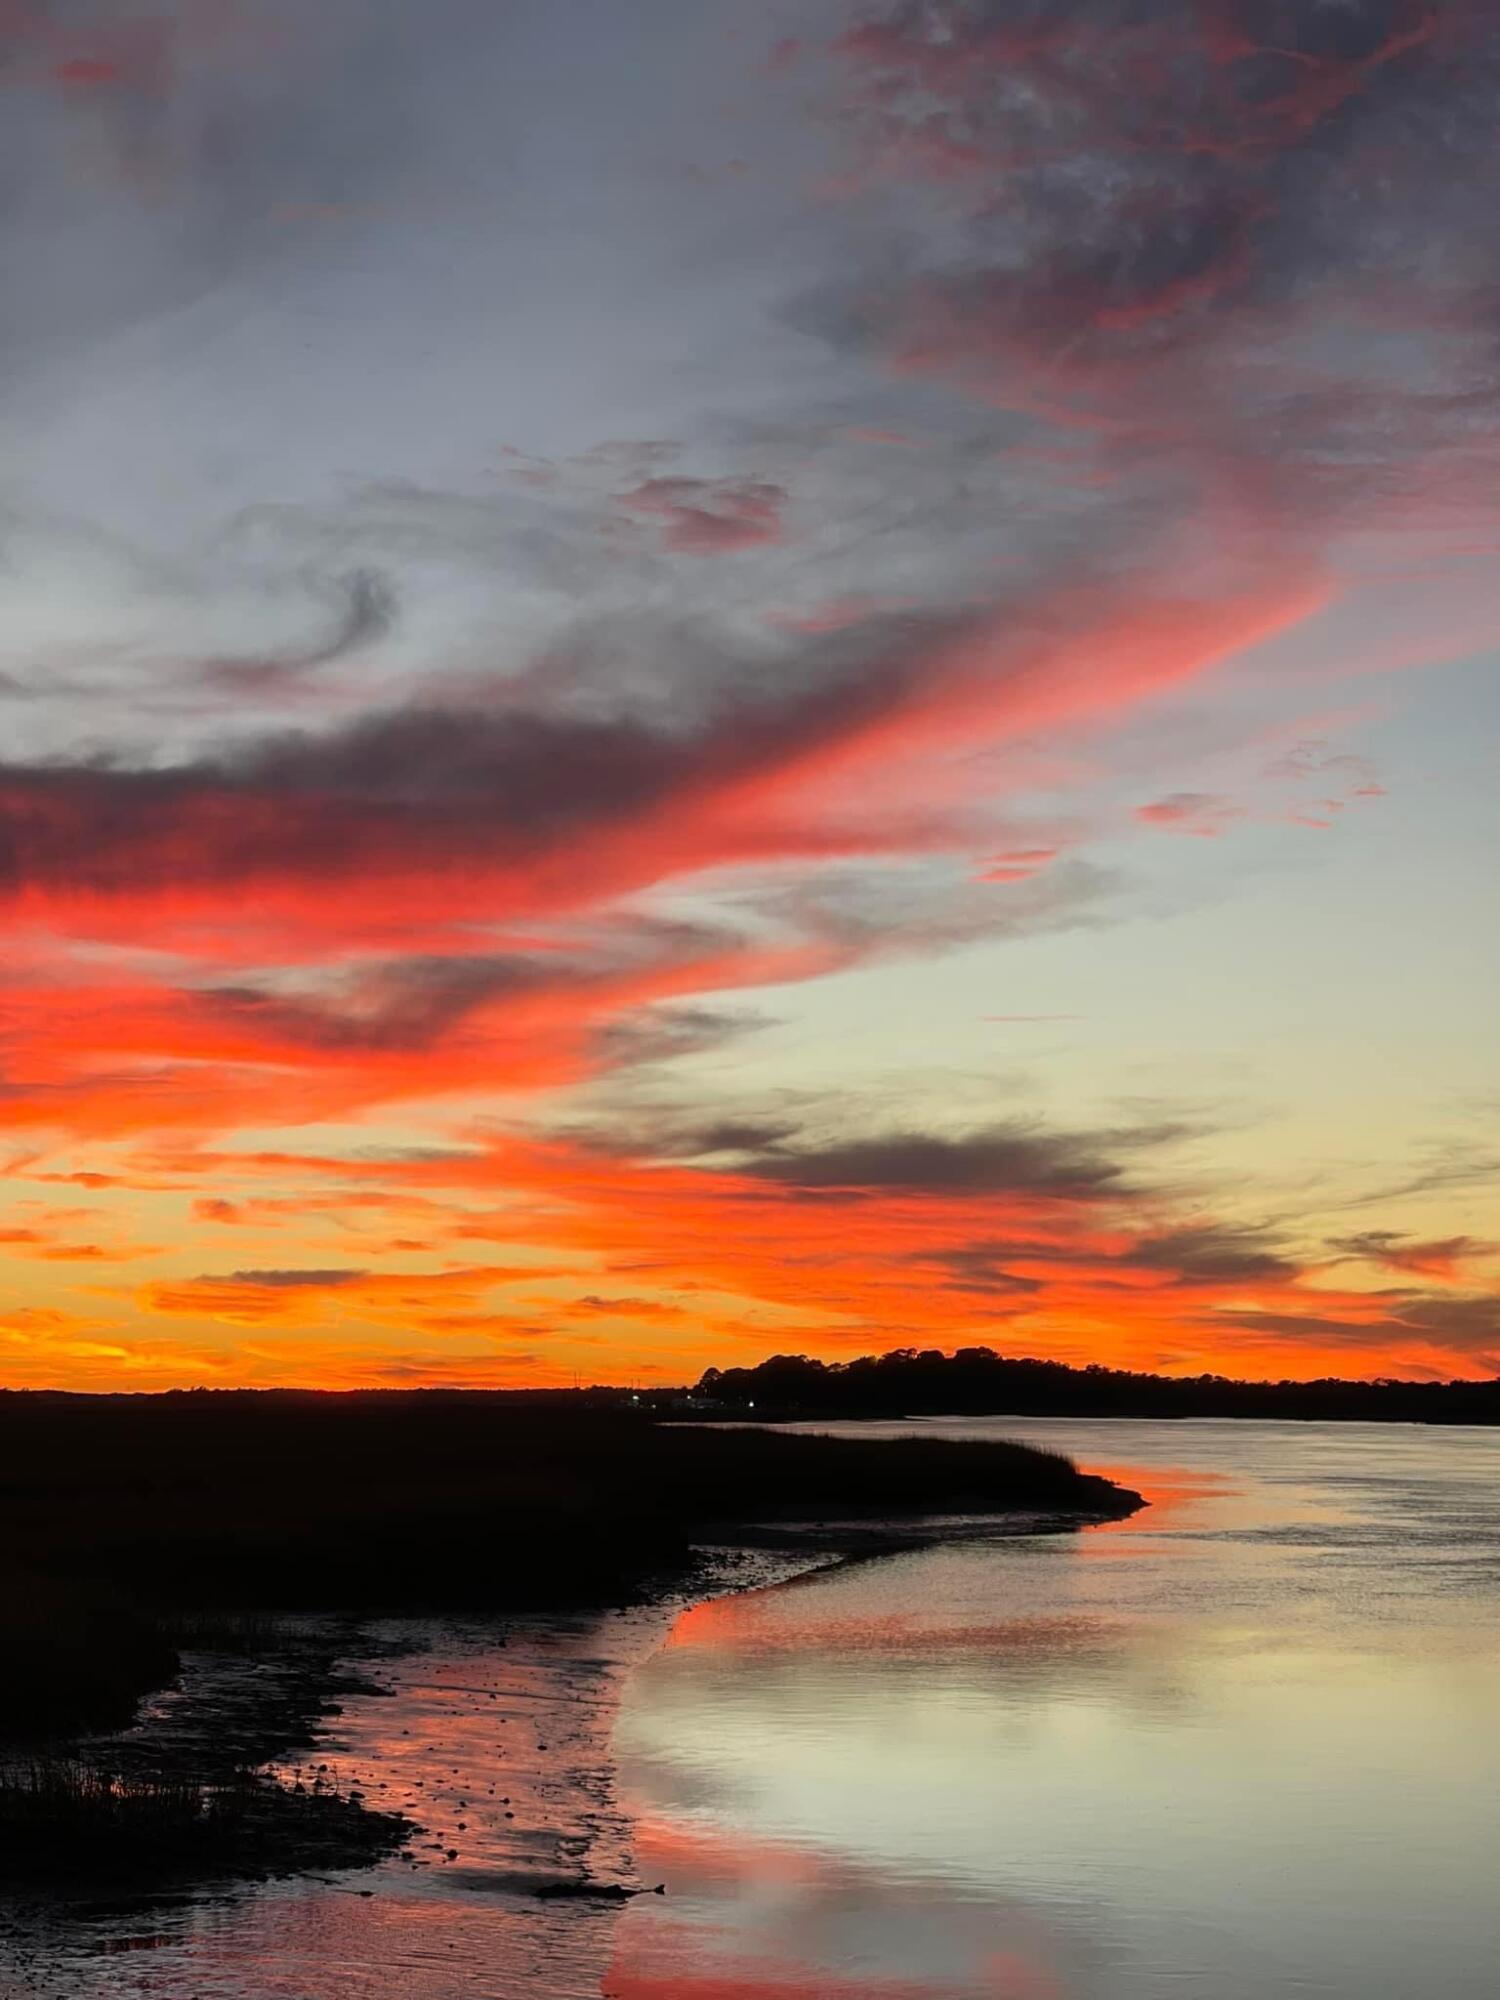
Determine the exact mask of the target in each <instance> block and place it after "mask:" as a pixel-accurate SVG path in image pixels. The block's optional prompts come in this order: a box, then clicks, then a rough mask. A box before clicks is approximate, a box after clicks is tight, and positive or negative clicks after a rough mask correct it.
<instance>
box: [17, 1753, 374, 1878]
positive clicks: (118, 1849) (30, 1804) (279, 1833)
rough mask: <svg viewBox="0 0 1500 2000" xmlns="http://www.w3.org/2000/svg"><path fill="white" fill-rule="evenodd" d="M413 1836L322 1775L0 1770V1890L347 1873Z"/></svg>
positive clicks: (46, 1764) (47, 1762)
mask: <svg viewBox="0 0 1500 2000" xmlns="http://www.w3.org/2000/svg"><path fill="white" fill-rule="evenodd" d="M409 1831H410V1828H409V1825H408V1823H407V1821H405V1820H404V1819H402V1818H401V1817H400V1816H399V1815H398V1814H395V1813H384V1812H372V1811H370V1810H369V1809H368V1808H366V1806H365V1805H364V1803H363V1802H362V1800H360V1799H358V1798H355V1797H350V1796H348V1795H346V1794H344V1793H341V1792H339V1791H338V1790H337V1789H336V1788H334V1787H332V1786H330V1785H328V1784H326V1783H325V1782H324V1781H323V1780H322V1779H320V1778H317V1777H314V1778H313V1779H312V1781H311V1782H310V1783H307V1784H298V1785H296V1786H286V1785H279V1784H276V1783H274V1782H273V1781H272V1780H270V1779H267V1778H264V1777H261V1776H259V1775H257V1774H256V1773H255V1772H253V1771H239V1772H235V1773H233V1774H230V1775H228V1776H225V1777H221V1778H217V1779H212V1780H203V1779H199V1778H195V1777H192V1776H189V1775H186V1774H171V1773H156V1774H151V1775H142V1774H139V1773H134V1774H133V1773H129V1772H120V1771H117V1770H113V1769H110V1768H109V1767H107V1766H104V1765H101V1764H99V1763H96V1762H93V1761H90V1760H85V1759H78V1758H48V1759H43V1760H33V1761H31V1762H28V1763H25V1764H20V1765H12V1766H10V1767H9V1768H6V1769H4V1770H0V1886H12V1887H25V1886H27V1885H38V1884H46V1883H50V1882H55V1881H59V1880H60V1881H64V1882H66V1883H68V1884H69V1885H70V1886H74V1887H78V1886H85V1885H86V1886H87V1887H88V1889H89V1891H90V1892H91V1893H95V1894H96V1893H98V1891H99V1890H100V1889H101V1888H106V1887H107V1888H111V1889H130V1888H132V1887H138V1886H139V1887H149V1888H150V1889H152V1890H160V1889H163V1888H170V1887H172V1886H173V1885H174V1884H179V1883H181V1884H187V1883H191V1882H199V1881H203V1880H205V1879H212V1878H215V1877H231V1876H233V1877H246V1876H250V1877H255V1876H260V1875H265V1874H269V1873H278V1874H291V1873H297V1872H300V1871H302V1870H304V1869H310V1868H350V1867H357V1866H359V1865H360V1864H361V1863H364V1862H370V1861H378V1860H380V1859H381V1857H382V1856H383V1855H386V1854H389V1853H391V1852H393V1851H394V1850H395V1849H396V1848H398V1847H399V1846H400V1845H401V1843H402V1842H403V1840H405V1838H406V1837H407V1835H408V1833H409Z"/></svg>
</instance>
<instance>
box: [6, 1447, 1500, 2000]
mask: <svg viewBox="0 0 1500 2000" xmlns="http://www.w3.org/2000/svg"><path fill="white" fill-rule="evenodd" d="M823 1428H833V1429H839V1428H845V1427H840V1426H824V1427H823ZM847 1428H850V1429H855V1428H857V1429H858V1432H859V1434H860V1435H866V1436H867V1435H870V1434H871V1431H872V1430H881V1429H884V1430H890V1431H896V1430H901V1429H915V1428H920V1429H923V1430H925V1431H934V1430H935V1431H939V1432H945V1433H947V1434H951V1435H961V1436H970V1435H977V1436H1010V1437H1018V1438H1022V1439H1025V1440H1027V1441H1031V1442H1036V1443H1041V1444H1046V1445H1050V1446H1054V1447H1055V1448H1057V1449H1061V1450H1064V1451H1067V1452H1069V1453H1071V1454H1072V1455H1073V1456H1075V1457H1076V1458H1077V1459H1078V1460H1079V1461H1080V1463H1082V1464H1083V1465H1085V1466H1087V1467H1088V1468H1090V1469H1091V1470H1097V1471H1103V1472H1107V1473H1109V1474H1110V1475H1111V1476H1113V1477H1115V1478H1118V1479H1119V1480H1121V1481H1122V1482H1123V1483H1125V1484H1127V1485H1130V1486H1134V1487H1136V1488H1137V1489H1138V1490H1140V1491H1142V1492H1144V1493H1145V1494H1146V1495H1147V1496H1148V1498H1149V1499H1150V1501H1151V1506H1150V1508H1149V1510H1148V1511H1146V1512H1143V1513H1141V1514H1138V1515H1136V1516H1135V1517H1133V1518H1132V1519H1131V1520H1129V1521H1126V1522H1122V1523H1118V1524H1115V1525H1112V1526H1109V1527H1104V1528H1096V1529H1090V1530H1087V1531H1085V1532H1083V1533H1079V1534H1054V1535H1038V1536H1027V1537H1019V1538H1018V1537H1015V1536H1008V1535H1004V1534H1000V1533H998V1532H995V1531H992V1530H986V1529H983V1528H975V1529H961V1530H960V1531H959V1532H958V1533H957V1534H956V1535H955V1536H953V1537H952V1538H950V1539H948V1540H946V1541H944V1542H943V1543H942V1544H941V1545H938V1546H928V1547H922V1548H912V1549H908V1550H906V1551H904V1552H902V1553H899V1554H896V1555H891V1556H887V1557H883V1558H880V1559H878V1560H873V1561H860V1562H853V1563H849V1564H845V1565H843V1566H840V1567H837V1568H833V1569H824V1570H821V1571H819V1572H817V1573H814V1574H810V1575H805V1576H802V1577H799V1578H796V1579H794V1580H790V1581H781V1582H779V1583H775V1584H773V1585H771V1586H770V1587H766V1588H761V1589H757V1590H751V1591H747V1592H742V1593H739V1594H733V1595H723V1596H719V1597H717V1598H714V1599H712V1600H710V1601H708V1602H705V1603H703V1604H700V1605H697V1606H691V1607H685V1608H681V1609H679V1610H677V1611H676V1613H675V1614H673V1613H672V1612H671V1611H663V1610H661V1609H656V1610H653V1611H649V1612H632V1613H628V1614H624V1615H620V1616H615V1617H612V1618H609V1619H602V1620H595V1619H578V1620H573V1621H567V1620H564V1621H547V1622H542V1621H516V1622H514V1623H513V1624H512V1625H511V1626H510V1627H508V1628H507V1635H506V1644H505V1646H504V1647H499V1646H497V1644H496V1637H495V1632H494V1630H493V1628H489V1627H484V1626H473V1627H463V1626H454V1625H448V1626H444V1627H441V1628H437V1629H435V1630H433V1631H431V1632H429V1633H427V1634H425V1635H422V1636H423V1637H424V1639H425V1643H426V1650H424V1651H422V1652H420V1653H413V1654H409V1655H407V1656H406V1657H404V1658H401V1659H396V1660H393V1661H392V1662H390V1663H389V1664H388V1666H387V1667H386V1668H385V1669H384V1678H385V1680H386V1682H387V1684H388V1686H389V1688H390V1694H389V1695H388V1696H387V1697H385V1698H382V1699H373V1698H372V1699H364V1700H354V1701H351V1702H350V1703H349V1705H348V1707H347V1709H346V1712H345V1714H344V1715H343V1716H342V1717H340V1718H339V1719H338V1720H337V1722H336V1723H335V1724H334V1725H333V1729H332V1732H331V1734H330V1736H329V1739H328V1742H327V1744H326V1746H324V1747H323V1748H321V1749H320V1750H319V1752H318V1753H317V1754H318V1757H319V1758H320V1759H322V1758H325V1757H326V1758H328V1759H330V1760H332V1761H333V1762H335V1763H336V1765H337V1766H338V1768H339V1770H340V1771H341V1772H342V1773H343V1774H344V1775H345V1776H346V1777H348V1778H351V1779H358V1781H359V1782H360V1783H361V1784H362V1785H363V1786H364V1788H365V1789H366V1791H367V1793H369V1794H370V1795H371V1797H372V1800H373V1802H375V1803H379V1804H382V1805H385V1804H390V1805H399V1806H402V1807H403V1808H404V1809H406V1810H408V1811H411V1812H413V1813H414V1814H416V1816H418V1817H419V1818H421V1819H422V1820H423V1821H424V1825H425V1828H426V1830H425V1831H424V1833H423V1834H422V1835H421V1836H420V1842H419V1845H418V1847H417V1848H416V1850H415V1852H414V1856H413V1859H415V1860H416V1861H418V1862H419V1863H421V1864H423V1865H420V1866H417V1867H413V1866H412V1865H411V1863H410V1861H407V1862H391V1863H388V1864H385V1865H384V1866H382V1867H381V1868H379V1869H376V1870H372V1871H368V1872H366V1873H365V1874H362V1875H357V1876H346V1877H342V1878H332V1879H328V1880H323V1881H316V1880H315V1881H307V1880H303V1881H300V1882H294V1883H281V1884H274V1883H273V1884H267V1885H265V1886H264V1887H263V1888H260V1889H257V1890H253V1891H248V1892H241V1893H239V1894H237V1895H234V1896H232V1897H228V1898H220V1899H206V1900H204V1901H201V1902H196V1903H192V1904H187V1905H178V1906H175V1907H167V1908H163V1909H162V1910H160V1911H159V1912H156V1913H154V1914H145V1913H142V1912H140V1911H139V1910H136V1911H133V1912H120V1911H96V1912H84V1913H77V1912H74V1913H71V1914H70V1915H69V1917H68V1919H67V1921H66V1923H65V1924H61V1925H59V1926H58V1928H57V1930H56V1933H55V1934H54V1935H51V1936H47V1937H42V1936H40V1935H39V1933H38V1931H37V1930H36V1928H35V1926H32V1927H31V1928H29V1929H26V1930H24V1933H18V1936H19V1937H20V1942H19V1943H18V1942H16V1941H15V1940H12V1943H11V1945H10V1946H8V1947H6V1946H3V1945H0V1992H3V1993H4V1994H5V1995H6V1996H7V2000H9V1996H10V1995H11V1994H15V1995H17V1996H19V1995H21V1994H27V1995H35V1996H48V2000H50V1996H52V1995H58V1996H61V1995H63V1994H67V1995H68V1996H70V2000H73V1996H77V1997H78V2000H124V1996H127V1995H128V1996H147V1995H150V1996H153V2000H458V1996H461V1995H462V1996H484V2000H509V1996H511V1995H521V1994H524V1995H527V1996H529V2000H574V1996H578V2000H583V1996H601V1995H603V1996H611V2000H1281V1996H1286V2000H1293V1996H1295V2000H1418V1997H1419V1996H1421V2000H1426V1996H1429V1995H1431V1996H1441V2000H1481V1996H1482V2000H1493V1995H1494V1994H1495V1992H1496V1990H1497V1977H1500V1975H1497V1967H1500V1896H1497V1894H1496V1889H1495V1871H1496V1860H1497V1856H1500V1434H1496V1433H1493V1432H1481V1431H1468V1430H1451V1431H1450V1430H1441V1431H1437V1430H1423V1429H1418V1428H1412V1427H1405V1426H1355V1425H1306V1426H1304V1425H1290V1424H1287V1425H1282V1424H1252V1423H1234V1424H1230V1423H1224V1424H1219V1423H1178V1424H1170V1423H1146V1422H1139V1423H1137V1422H1113V1423H1065V1422H1040V1421H1034V1420H1016V1419H1005V1420H1001V1419H983V1420H965V1421H957V1420H935V1421H930V1422H927V1423H923V1424H921V1425H920V1426H918V1425H909V1426H901V1425H891V1426H869V1425H861V1426H858V1427H853V1426H850V1427H847ZM579 1870H586V1871H587V1872H588V1873H589V1875H590V1876H592V1877H593V1878H595V1879H597V1880H602V1881H621V1882H630V1883H639V1884H643V1885H644V1886H645V1887H646V1888H647V1889H648V1890H649V1889H650V1888H652V1887H654V1885H655V1884H656V1883H658V1882H660V1883H663V1884H664V1885H665V1889H666V1893H665V1895H663V1896H660V1897H658V1896H655V1895H652V1894H649V1893H648V1894H645V1895H642V1896H639V1897H638V1898H636V1899H635V1900H634V1901H632V1902H630V1903H628V1904H626V1905H624V1906H623V1907H614V1906H607V1905H597V1906H595V1905H580V1904H578V1903H572V1902H559V1903H548V1902H539V1901H538V1900H537V1898H536V1896H535V1893H534V1892H535V1889H536V1888H537V1887H538V1886H539V1885H541V1884H542V1883H544V1882H546V1881H549V1880H553V1879H558V1878H559V1877H560V1876H564V1875H567V1874H569V1873H576V1872H578V1871H579ZM7 1951H8V1952H9V1956H7V1955H6V1953H7ZM7 1968H8V1969H7Z"/></svg>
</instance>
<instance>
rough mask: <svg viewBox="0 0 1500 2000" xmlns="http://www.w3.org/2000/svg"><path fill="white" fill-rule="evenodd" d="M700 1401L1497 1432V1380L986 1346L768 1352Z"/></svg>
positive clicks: (867, 1411)
mask: <svg viewBox="0 0 1500 2000" xmlns="http://www.w3.org/2000/svg"><path fill="white" fill-rule="evenodd" d="M694 1393H695V1395H696V1396H698V1397H701V1398H704V1399H705V1400H707V1401H709V1402H712V1403H716V1404H719V1405H722V1406H723V1408H724V1412H725V1414H726V1415H728V1414H730V1413H734V1414H739V1413H741V1412H743V1411H744V1410H745V1409H747V1407H748V1406H749V1405H750V1404H752V1403H753V1404H754V1405H755V1414H756V1416H757V1417H778V1416H779V1417H787V1418H794V1417H902V1416H1038V1417H1041V1416H1045V1417H1285V1418H1300V1419H1304V1420H1306V1419H1314V1418H1321V1419H1325V1420H1326V1419H1338V1420H1342V1421H1345V1422H1350V1421H1360V1422H1377V1423H1428V1424H1493V1423H1500V1380H1495V1381H1488V1382H1402V1381H1393V1380H1388V1379H1386V1380H1379V1381H1373V1382H1345V1381H1341V1380H1339V1379H1338V1378H1336V1377H1325V1378H1323V1379H1320V1380H1318V1381H1316V1382H1290V1381H1280V1382H1238V1381H1235V1380H1234V1379H1233V1378H1231V1377H1230V1376H1227V1375H1192V1376H1168V1375H1146V1374H1138V1373H1136V1372H1134V1371H1133V1370H1130V1369H1124V1368H1104V1367H1101V1366H1099V1365H1098V1364H1097V1363H1095V1364H1092V1365H1090V1366H1089V1367H1087V1368H1069V1367H1068V1366H1066V1365H1065V1364H1064V1363H1063V1362H1060V1361H1033V1360H1018V1359H1012V1358H1011V1357H1010V1356H1008V1355H1002V1354H996V1353H995V1352H994V1350H993V1349H992V1348H988V1347H964V1348H960V1349H959V1351H958V1353H956V1354H953V1355H947V1354H942V1353H939V1352H938V1350H937V1349H935V1348H931V1349H926V1350H923V1351H920V1352H919V1351H918V1350H917V1349H916V1348H912V1347H898V1348H896V1349H895V1350H894V1351H893V1352H891V1353H889V1354H866V1355H861V1356H860V1357H859V1359H858V1360H856V1361H817V1360H814V1359H812V1358H811V1357H810V1356H808V1355H806V1354H773V1355H772V1356H771V1358H770V1359H769V1360H768V1361H762V1362H761V1363H760V1364H759V1365H758V1366H757V1367H754V1368H710V1369H708V1370H707V1371H706V1373H705V1374H704V1375H703V1377H702V1379H701V1380H700V1381H699V1382H698V1384H697V1387H696V1390H695V1392H694Z"/></svg>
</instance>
